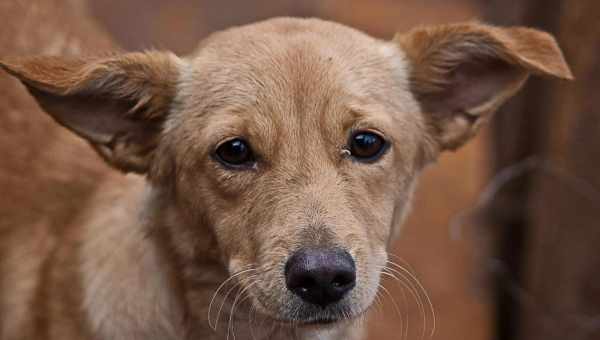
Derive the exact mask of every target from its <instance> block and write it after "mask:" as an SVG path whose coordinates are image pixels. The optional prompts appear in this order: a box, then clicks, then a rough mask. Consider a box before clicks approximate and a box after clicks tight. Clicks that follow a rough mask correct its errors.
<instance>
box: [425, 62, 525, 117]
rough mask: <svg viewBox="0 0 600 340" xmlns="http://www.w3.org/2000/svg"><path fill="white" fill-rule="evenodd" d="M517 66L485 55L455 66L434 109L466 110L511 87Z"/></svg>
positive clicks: (520, 72)
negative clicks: (483, 57)
mask: <svg viewBox="0 0 600 340" xmlns="http://www.w3.org/2000/svg"><path fill="white" fill-rule="evenodd" d="M523 72H524V70H523V69H522V68H520V67H519V66H515V65H510V64H508V63H506V62H504V61H502V60H499V59H490V58H486V59H483V60H476V61H470V62H467V63H464V64H461V65H459V66H458V67H457V68H456V69H454V70H453V71H452V73H451V74H450V81H449V86H448V87H447V88H446V90H445V91H444V92H443V93H442V94H441V96H440V99H441V100H440V102H439V103H438V105H442V107H437V109H438V110H436V111H438V112H439V110H443V111H446V112H450V113H453V112H466V111H469V110H470V109H473V108H476V107H478V106H480V105H482V104H484V103H486V102H488V101H490V100H491V99H493V98H494V97H495V96H497V95H499V94H501V93H502V92H504V91H506V90H507V89H509V88H510V87H511V86H515V84H516V83H518V81H519V79H520V78H521V76H522V75H523Z"/></svg>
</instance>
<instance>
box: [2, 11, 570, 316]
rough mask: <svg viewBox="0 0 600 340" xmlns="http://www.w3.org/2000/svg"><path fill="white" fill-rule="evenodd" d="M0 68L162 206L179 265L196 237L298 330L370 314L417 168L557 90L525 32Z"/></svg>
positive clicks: (257, 299)
mask: <svg viewBox="0 0 600 340" xmlns="http://www.w3.org/2000/svg"><path fill="white" fill-rule="evenodd" d="M2 66H4V68H5V69H6V70H8V72H10V73H12V74H13V75H15V76H17V77H18V78H20V79H21V80H22V81H23V82H24V83H25V84H26V85H27V87H28V88H29V90H30V91H31V93H32V94H33V95H34V96H35V97H36V99H37V100H38V102H39V103H40V105H41V107H42V108H43V109H45V110H46V111H47V112H48V113H49V114H51V115H52V117H54V118H55V119H56V120H57V121H58V122H59V123H60V124H62V125H64V126H66V127H68V128H69V129H71V130H73V131H74V132H75V133H77V134H78V135H80V136H81V137H83V138H85V139H87V140H88V141H89V142H90V144H91V145H92V146H93V148H94V149H95V150H96V151H97V152H98V153H99V154H100V155H101V156H102V157H103V158H104V159H105V160H106V161H107V162H108V163H109V164H111V165H113V166H114V167H116V168H118V169H120V170H123V171H129V172H137V173H142V174H147V176H148V178H149V181H150V182H151V183H152V185H153V186H155V187H158V188H162V189H163V191H165V192H169V193H171V195H172V200H173V201H174V202H175V205H176V207H177V209H178V211H179V213H180V215H181V216H183V217H182V218H183V220H184V221H185V223H184V224H185V227H181V228H183V229H185V230H183V229H182V230H180V231H176V232H177V233H179V234H181V235H185V237H179V241H178V242H179V243H180V245H181V246H180V248H181V249H180V250H181V252H182V253H185V254H187V255H183V256H188V257H190V261H188V263H194V261H193V256H194V251H193V249H194V244H193V243H194V240H198V239H201V238H203V237H206V235H205V234H206V232H207V230H209V231H210V233H211V235H213V236H214V238H215V240H216V244H217V245H218V246H217V247H218V253H219V255H220V256H221V258H222V259H223V261H224V263H225V264H226V266H227V268H228V270H229V271H230V273H231V274H234V273H241V272H246V273H249V274H248V277H251V278H252V280H247V281H242V284H244V285H246V287H245V288H246V290H247V292H248V294H249V296H250V297H251V301H252V304H253V305H254V306H255V308H257V309H258V310H259V311H261V312H262V313H263V314H265V315H268V316H270V317H272V318H275V319H279V320H286V321H296V322H299V323H315V322H329V321H335V320H338V319H341V318H346V317H353V316H356V315H359V314H361V313H362V312H363V311H364V310H365V309H367V308H368V307H369V305H370V304H371V302H372V301H373V299H374V296H375V294H376V291H377V289H378V285H379V276H380V272H381V269H382V268H383V267H384V266H385V265H386V261H387V253H386V248H387V246H388V244H389V242H390V239H391V238H392V237H393V235H394V234H395V232H396V231H397V229H398V227H399V225H400V224H401V222H402V220H403V217H404V215H405V213H406V210H407V207H408V205H409V201H410V198H411V194H412V191H413V188H414V185H415V180H416V177H417V174H418V173H419V171H420V170H421V169H422V168H423V166H424V165H425V164H427V163H428V162H431V161H432V160H434V159H435V157H436V156H437V154H438V153H439V152H441V151H443V150H447V149H455V148H457V147H459V146H460V145H462V144H463V143H464V142H465V141H466V140H468V139H469V138H470V137H471V136H473V135H474V133H475V132H476V131H477V130H478V128H479V127H480V126H481V123H482V122H484V121H486V120H488V119H489V118H490V116H491V114H492V113H493V112H494V110H495V109H497V108H498V107H499V106H500V105H501V104H502V103H503V102H504V101H505V100H506V99H508V98H509V97H510V96H512V95H513V94H514V93H515V92H516V91H517V90H518V89H519V88H520V87H521V85H522V84H523V83H524V81H525V80H526V78H527V77H528V75H529V74H532V73H534V74H542V75H551V76H556V77H560V78H567V79H569V78H571V73H570V71H569V68H568V66H567V65H566V64H565V62H564V60H563V57H562V54H561V52H560V50H559V48H558V46H557V44H556V42H555V41H554V39H553V38H552V37H551V36H550V35H548V34H546V33H543V32H540V31H537V30H533V29H527V28H498V27H491V26H487V25H483V24H478V23H466V24H454V25H445V26H439V27H431V28H429V27H425V28H418V29H415V30H413V31H411V32H408V33H405V34H399V35H397V36H396V37H395V38H394V39H393V40H392V41H381V40H377V39H374V38H371V37H369V36H367V35H365V34H363V33H361V32H358V31H356V30H353V29H350V28H348V27H345V26H342V25H338V24H334V23H329V22H324V21H320V20H314V19H307V20H304V19H274V20H269V21H266V22H263V23H258V24H254V25H249V26H244V27H239V28H234V29H230V30H227V31H224V32H221V33H217V34H215V35H213V36H211V37H210V38H208V39H207V40H206V41H205V42H204V43H203V44H202V45H201V46H200V48H199V50H198V52H197V53H196V54H195V55H193V56H190V57H188V58H185V59H180V58H178V57H177V56H175V55H173V54H170V53H163V52H146V53H127V54H123V55H114V56H110V57H101V58H90V59H83V58H81V59H67V58H61V57H40V58H30V59H17V60H12V61H5V62H3V63H2ZM200 226H202V227H200ZM181 235H180V236H181ZM185 249H188V250H185Z"/></svg>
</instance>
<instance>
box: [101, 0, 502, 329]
mask: <svg viewBox="0 0 600 340" xmlns="http://www.w3.org/2000/svg"><path fill="white" fill-rule="evenodd" d="M91 8H92V12H93V14H94V15H95V16H96V17H97V18H98V20H99V21H100V22H102V23H103V24H104V25H106V29H107V30H108V31H109V32H110V33H112V34H113V35H114V37H115V39H116V40H117V41H118V42H119V43H120V44H121V45H122V46H124V47H125V48H128V49H134V50H135V49H145V48H164V49H171V50H173V51H175V52H177V53H186V52H189V51H191V50H192V49H193V48H194V47H195V45H196V44H197V43H198V41H199V40H200V39H202V38H203V37H205V36H206V35H208V34H209V33H211V32H213V31H216V30H220V29H223V28H226V27H229V26H232V25H242V24H246V23H249V22H253V21H256V20H261V19H265V18H269V17H273V16H317V17H321V18H326V19H331V20H335V21H339V22H342V23H345V24H348V25H351V26H354V27H356V28H359V29H362V30H365V31H367V32H368V33H370V34H373V35H376V36H378V37H382V38H390V37H391V36H392V35H393V34H394V33H395V32H397V31H403V30H406V29H408V28H410V27H412V26H415V25H420V24H432V23H446V22H452V21H458V20H466V19H471V18H473V17H476V16H477V11H476V9H475V8H474V7H473V6H472V5H471V4H470V3H469V2H468V1H443V0H430V1H420V0H404V1H397V0H372V1H358V0H351V1H341V0H339V1H332V0H305V1H297V0H280V1H242V0H239V1H235V0H202V1H186V0H129V1H121V0H95V1H93V2H92V3H91ZM484 140H485V138H483V137H480V138H477V139H476V140H475V141H474V142H472V143H471V144H469V145H468V146H467V147H466V148H464V149H462V150H461V151H459V152H457V153H455V154H449V155H445V156H443V157H442V159H441V160H440V161H439V164H437V165H436V166H434V167H432V168H431V169H428V171H426V173H425V175H424V177H423V179H422V181H421V187H420V190H419V192H418V195H417V198H416V202H415V208H414V212H413V214H412V216H411V217H410V219H409V221H408V223H407V225H406V227H405V232H404V234H403V235H402V236H401V239H400V240H399V241H398V242H396V244H395V245H394V247H393V250H394V252H395V254H397V255H399V256H401V257H402V258H404V260H405V261H407V262H408V263H409V264H410V265H411V266H412V267H413V268H414V269H415V271H416V273H418V275H419V276H420V278H421V280H422V282H423V284H424V286H425V287H426V288H427V290H428V292H429V294H430V296H431V299H432V301H433V303H434V305H435V312H436V317H437V330H436V333H435V335H434V337H433V338H434V339H443V340H481V339H489V338H490V337H491V333H490V332H491V331H490V310H491V308H490V303H489V301H488V300H487V299H486V295H485V294H483V295H479V296H477V295H476V294H475V293H476V292H477V291H478V288H481V287H477V284H478V282H477V281H476V280H475V279H474V277H475V275H474V274H475V273H476V272H477V268H476V267H475V266H476V265H477V264H478V263H479V262H477V261H475V260H474V256H475V252H474V250H473V249H474V244H473V240H472V237H471V234H470V233H469V232H466V233H465V235H464V236H463V237H462V238H461V239H458V240H452V239H451V237H450V231H449V229H450V228H449V223H450V221H451V220H452V219H453V217H455V216H456V214H457V213H459V212H460V211H462V210H463V209H466V208H468V207H469V206H471V205H472V204H473V201H474V199H475V196H476V194H477V193H478V192H479V190H480V188H481V185H482V183H483V181H484V179H485V175H486V167H485V164H486V161H485V159H484V156H483V153H484V151H485V149H486V147H485V142H484ZM385 286H386V287H387V289H388V290H389V291H390V292H391V294H392V295H393V296H394V300H395V301H396V302H397V303H398V304H399V309H400V311H401V313H402V314H403V318H407V320H408V329H409V333H408V337H407V339H418V338H420V336H421V328H422V327H423V321H422V313H421V312H420V309H419V308H418V306H417V304H415V303H414V302H411V300H410V299H408V300H407V302H406V303H404V302H403V298H402V296H403V293H402V290H401V289H400V286H399V285H398V284H396V283H394V282H391V281H386V282H385ZM404 294H408V293H406V292H404ZM409 297H410V296H409ZM381 299H382V301H384V306H383V308H374V310H373V312H372V315H373V317H372V321H371V337H370V339H373V340H375V339H381V340H387V339H402V338H403V337H402V329H403V328H402V327H403V326H402V322H401V318H400V317H399V316H398V313H397V312H396V309H395V306H394V303H393V302H392V301H391V299H390V298H389V297H388V296H387V295H386V294H382V295H381ZM405 324H406V322H405ZM426 327H427V328H428V331H429V330H430V328H431V327H432V323H431V316H430V315H428V324H427V326H426Z"/></svg>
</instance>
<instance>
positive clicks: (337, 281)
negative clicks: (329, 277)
mask: <svg viewBox="0 0 600 340" xmlns="http://www.w3.org/2000/svg"><path fill="white" fill-rule="evenodd" d="M354 280H355V278H354V275H350V274H339V275H336V277H334V278H333V281H332V282H331V284H332V285H333V286H334V287H336V288H339V287H343V286H345V285H348V284H352V283H353V282H354Z"/></svg>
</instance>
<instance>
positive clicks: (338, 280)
mask: <svg viewBox="0 0 600 340" xmlns="http://www.w3.org/2000/svg"><path fill="white" fill-rule="evenodd" d="M285 278H286V284H287V287H288V289H289V290H290V291H291V292H293V293H294V294H296V295H298V296H299V297H300V298H302V299H303V300H304V301H307V302H309V303H312V304H315V305H319V306H321V307H325V306H327V305H329V304H331V303H334V302H337V301H339V300H341V299H342V298H343V297H344V296H345V295H346V294H347V293H348V292H349V291H350V290H352V288H354V285H355V282H356V267H355V264H354V260H353V259H352V256H350V254H348V252H346V251H343V250H340V249H302V250H300V251H298V252H296V253H295V254H294V255H292V257H290V259H289V260H288V261H287V263H286V268H285Z"/></svg>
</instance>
